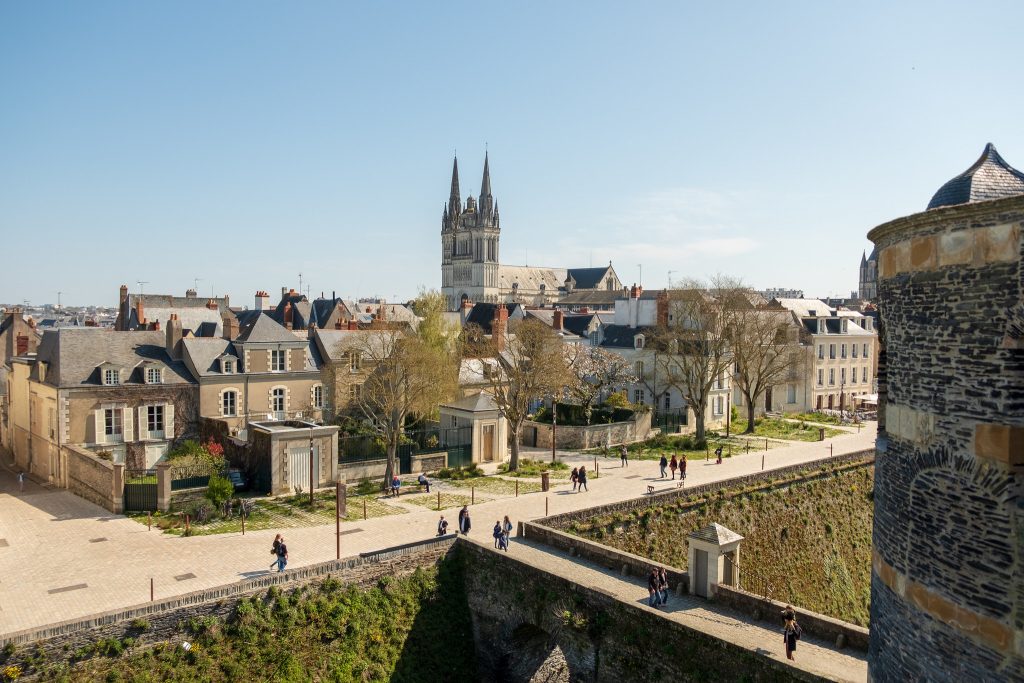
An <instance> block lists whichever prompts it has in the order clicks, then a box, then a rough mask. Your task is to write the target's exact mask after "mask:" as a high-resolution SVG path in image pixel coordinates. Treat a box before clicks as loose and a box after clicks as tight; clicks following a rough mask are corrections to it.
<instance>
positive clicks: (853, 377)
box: [850, 346, 857, 384]
mask: <svg viewBox="0 0 1024 683" xmlns="http://www.w3.org/2000/svg"><path fill="white" fill-rule="evenodd" d="M853 348H857V347H856V346H855V347H853ZM850 372H851V376H850V384H856V383H857V368H856V367H854V368H853V369H852V370H851V371H850Z"/></svg>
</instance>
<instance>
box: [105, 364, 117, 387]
mask: <svg viewBox="0 0 1024 683" xmlns="http://www.w3.org/2000/svg"><path fill="white" fill-rule="evenodd" d="M120 383H121V371H120V370H118V369H116V368H107V369H106V370H104V371H103V384H104V385H105V386H108V387H113V386H117V385H118V384H120Z"/></svg>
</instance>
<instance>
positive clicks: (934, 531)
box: [868, 145, 1024, 681]
mask: <svg viewBox="0 0 1024 683" xmlns="http://www.w3.org/2000/svg"><path fill="white" fill-rule="evenodd" d="M1022 234H1024V174H1021V173H1020V172H1019V171H1017V170H1015V169H1013V168H1012V167H1010V166H1009V165H1008V164H1006V162H1005V161H1003V159H1002V158H1001V157H1000V156H999V154H998V153H997V152H996V151H995V148H993V147H992V146H991V145H989V146H988V147H986V149H985V153H984V154H983V155H982V157H981V158H980V159H979V160H978V162H977V163H976V164H975V165H974V166H972V167H971V168H970V169H968V170H967V171H966V172H964V173H963V174H961V175H959V176H957V177H956V178H954V179H953V180H951V181H950V182H948V183H946V184H945V185H944V186H943V187H942V188H941V189H940V190H939V191H938V192H937V193H936V195H935V197H933V199H932V202H931V203H930V204H929V207H928V210H926V211H924V212H923V213H918V214H914V215H912V216H906V217H904V218H899V219H897V220H894V221H891V222H889V223H885V224H884V225H880V226H878V227H877V228H875V229H874V230H872V231H871V233H870V234H869V235H868V237H869V239H871V240H872V241H873V242H875V244H876V247H877V250H878V254H879V257H878V304H879V310H880V313H881V324H880V331H879V336H880V341H881V343H882V353H881V354H880V356H879V370H878V377H879V407H880V412H879V436H878V458H877V460H876V464H875V467H876V477H875V524H874V534H873V543H874V554H873V567H872V577H871V644H870V651H869V655H868V661H869V677H870V678H871V679H872V680H873V681H907V680H915V681H925V680H927V681H987V680H1024V268H1022V260H1024V244H1022Z"/></svg>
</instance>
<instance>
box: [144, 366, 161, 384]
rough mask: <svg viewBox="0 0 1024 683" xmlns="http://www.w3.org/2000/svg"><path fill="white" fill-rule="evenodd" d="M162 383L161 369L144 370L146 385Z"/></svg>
mask: <svg viewBox="0 0 1024 683" xmlns="http://www.w3.org/2000/svg"><path fill="white" fill-rule="evenodd" d="M163 381H164V373H163V370H162V369H161V368H146V384H160V383H162V382H163Z"/></svg>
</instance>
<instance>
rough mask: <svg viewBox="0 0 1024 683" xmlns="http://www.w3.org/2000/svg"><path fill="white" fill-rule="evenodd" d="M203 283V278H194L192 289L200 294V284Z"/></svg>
mask: <svg viewBox="0 0 1024 683" xmlns="http://www.w3.org/2000/svg"><path fill="white" fill-rule="evenodd" d="M202 281H203V278H201V277H194V278H192V289H194V290H195V292H196V294H198V293H199V283H200V282H202Z"/></svg>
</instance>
